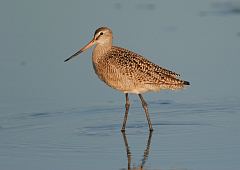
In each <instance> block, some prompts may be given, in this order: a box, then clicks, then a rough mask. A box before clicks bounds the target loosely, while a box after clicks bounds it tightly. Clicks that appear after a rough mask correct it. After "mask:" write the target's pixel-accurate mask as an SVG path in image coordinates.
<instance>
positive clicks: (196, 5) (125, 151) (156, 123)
mask: <svg viewBox="0 0 240 170" xmlns="http://www.w3.org/2000/svg"><path fill="white" fill-rule="evenodd" d="M239 2H240V1H224V0H223V1H212V0H202V1H192V0H185V1H179V0H175V1H144V0H140V1H139V0H132V1H122V0H121V1H118V0H116V1H110V0H104V1H91V0H90V1H86V2H81V1H48V0H42V1H32V0H22V1H2V2H1V5H0V20H1V29H0V37H1V39H0V51H1V52H0V60H1V62H0V81H1V83H0V169H1V170H2V169H3V170H13V169H19V170H26V169H35V170H38V169H39V170H40V169H41V170H42V169H59V170H61V169H69V170H75V169H90V170H91V169H130V168H131V169H134V168H135V169H136V168H139V167H141V166H143V169H151V170H163V169H164V170H165V169H166V170H202V169H204V170H226V169H228V170H235V169H240V163H239V159H240V137H239V130H240V125H239V120H240V91H239V90H238V89H239V86H240V79H239V78H238V77H239V72H240V67H239V62H240V60H239V54H240V48H239V44H240V38H239V35H240V34H239V33H240V22H239V20H240V15H239V4H240V3H239ZM99 26H108V27H110V28H112V30H113V34H114V44H116V45H118V46H122V47H126V48H128V49H130V50H133V51H135V52H137V53H140V54H142V55H144V56H146V57H147V58H148V59H150V60H151V61H153V62H155V63H156V64H159V65H161V66H163V67H166V68H168V69H170V70H173V71H176V72H178V73H180V74H181V75H182V78H183V79H184V80H187V81H190V82H191V86H190V87H188V88H186V89H185V90H183V91H181V92H170V91H162V92H160V93H150V94H146V95H145V94H144V98H145V100H146V101H147V102H148V104H149V111H150V116H151V120H152V123H153V127H154V131H153V133H152V134H151V135H150V134H149V132H148V126H147V122H146V118H145V114H144V111H143V109H142V108H141V104H140V101H139V99H138V98H137V97H136V96H133V95H131V96H130V101H131V104H132V105H131V108H130V112H129V119H128V123H127V129H126V134H125V135H124V134H122V133H121V132H120V129H121V123H122V120H123V114H124V95H123V94H121V93H119V92H117V91H114V90H112V89H110V88H108V87H106V86H105V85H104V83H102V82H100V81H99V80H98V78H97V76H96V75H94V71H93V69H92V65H91V57H90V56H91V50H89V51H87V52H85V53H83V54H82V55H80V56H79V58H78V59H75V60H73V61H71V62H69V63H64V62H63V61H64V59H66V58H67V57H69V56H70V55H71V54H73V53H74V52H75V50H77V49H79V48H80V47H82V46H84V45H85V44H86V43H87V42H88V41H89V40H90V39H91V38H92V35H93V32H94V31H95V29H96V28H98V27H99Z"/></svg>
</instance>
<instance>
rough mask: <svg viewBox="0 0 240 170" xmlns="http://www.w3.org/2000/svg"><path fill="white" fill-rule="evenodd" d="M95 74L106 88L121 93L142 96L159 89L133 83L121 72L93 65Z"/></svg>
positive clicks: (112, 68)
mask: <svg viewBox="0 0 240 170" xmlns="http://www.w3.org/2000/svg"><path fill="white" fill-rule="evenodd" d="M93 68H94V70H95V73H96V74H97V75H98V77H99V79H100V80H102V81H103V82H105V83H106V84H107V85H108V86H110V87H112V88H114V89H116V90H119V91H121V92H123V93H135V94H142V93H145V92H147V91H159V90H160V88H158V87H156V86H153V85H150V84H144V83H141V82H136V80H135V81H134V79H133V78H131V77H129V76H127V75H126V74H124V73H123V72H122V71H121V70H119V69H117V68H115V67H113V66H112V67H110V66H105V67H103V66H99V65H97V64H95V63H93Z"/></svg>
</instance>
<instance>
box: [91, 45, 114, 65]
mask: <svg viewBox="0 0 240 170" xmlns="http://www.w3.org/2000/svg"><path fill="white" fill-rule="evenodd" d="M111 48H112V43H106V44H97V45H96V46H95V48H94V49H93V55H92V56H93V61H94V62H95V63H96V62H97V60H98V59H100V58H101V57H104V54H106V53H107V52H108V51H109V50H110V49H111Z"/></svg>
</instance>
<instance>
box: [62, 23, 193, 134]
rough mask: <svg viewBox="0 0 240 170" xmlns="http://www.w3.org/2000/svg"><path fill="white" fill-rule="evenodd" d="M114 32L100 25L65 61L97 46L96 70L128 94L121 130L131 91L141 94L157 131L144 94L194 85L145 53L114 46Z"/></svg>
mask: <svg viewBox="0 0 240 170" xmlns="http://www.w3.org/2000/svg"><path fill="white" fill-rule="evenodd" d="M112 42H113V33H112V30H111V29H110V28H108V27H100V28H98V29H97V30H96V31H95V33H94V36H93V39H92V40H91V41H90V42H89V43H88V44H87V45H85V46H84V47H83V48H81V49H80V50H78V51H77V52H76V53H74V54H73V55H71V56H70V57H69V58H67V59H66V60H64V62H67V61H69V60H70V59H72V58H75V57H76V56H78V55H79V54H80V53H82V52H84V51H85V50H87V49H89V48H90V47H92V46H94V48H93V52H92V63H93V68H94V70H95V73H96V74H97V76H98V77H99V79H100V80H102V81H103V82H105V83H106V85H108V86H110V87H112V88H113V89H116V90H118V91H120V92H123V93H124V94H125V100H126V103H125V114H124V119H123V122H122V128H121V131H125V127H126V122H127V118H128V112H129V108H130V101H129V93H130V94H136V95H138V96H139V98H140V100H141V103H142V107H143V109H144V112H145V114H146V119H147V122H148V127H149V131H153V127H152V123H151V120H150V116H149V111H148V104H147V102H146V101H145V100H144V98H143V95H142V94H143V93H146V92H150V91H153V92H158V91H160V90H177V89H183V88H184V87H185V86H188V85H190V83H189V82H188V81H185V80H181V79H180V78H179V77H180V74H178V73H176V72H173V71H170V70H168V69H166V68H164V67H160V66H158V65H157V64H154V63H153V62H151V61H150V60H148V59H146V58H145V57H143V56H142V55H139V54H137V53H135V52H132V51H130V50H128V49H125V48H122V47H118V46H114V45H113V43H112Z"/></svg>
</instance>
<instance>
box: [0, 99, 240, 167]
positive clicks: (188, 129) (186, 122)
mask: <svg viewBox="0 0 240 170" xmlns="http://www.w3.org/2000/svg"><path fill="white" fill-rule="evenodd" d="M149 107H150V115H151V118H152V122H153V127H154V131H153V134H152V139H151V143H150V144H149V151H148V154H147V155H146V154H145V155H146V158H145V159H144V152H145V150H146V148H147V141H148V140H149V139H148V136H149V132H148V126H147V123H146V120H145V115H144V112H143V109H142V108H141V107H140V103H137V102H136V101H134V102H133V107H132V109H131V110H130V114H129V121H128V124H127V129H126V139H127V143H128V147H129V150H130V152H131V154H130V156H129V157H127V152H126V148H125V142H124V136H123V135H122V133H121V132H120V128H121V121H122V118H123V112H124V109H123V108H122V107H121V106H116V107H112V106H109V105H102V106H98V107H97V108H94V106H91V107H85V108H76V109H74V110H66V111H63V112H41V113H32V112H30V113H16V114H6V115H4V114H1V119H0V120H1V121H0V125H1V128H0V136H1V140H0V148H1V153H0V160H1V163H0V165H1V168H2V169H127V168H128V166H129V167H131V168H133V167H139V166H141V165H142V164H143V165H144V169H218V170H219V169H238V168H239V156H240V137H239V135H238V134H239V130H240V126H239V119H240V114H239V113H240V101H239V100H237V99H236V100H234V101H218V102H216V101H208V102H202V103H200V102H199V103H181V102H177V101H167V102H166V101H157V102H156V101H152V102H149ZM143 162H144V163H143ZM128 163H129V165H128Z"/></svg>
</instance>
